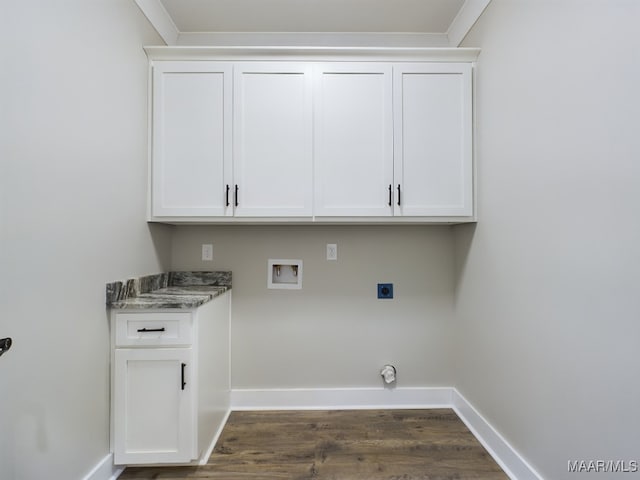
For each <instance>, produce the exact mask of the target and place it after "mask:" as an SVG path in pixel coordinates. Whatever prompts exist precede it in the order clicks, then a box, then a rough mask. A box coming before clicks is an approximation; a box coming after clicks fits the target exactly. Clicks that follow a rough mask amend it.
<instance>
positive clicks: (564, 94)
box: [454, 0, 640, 479]
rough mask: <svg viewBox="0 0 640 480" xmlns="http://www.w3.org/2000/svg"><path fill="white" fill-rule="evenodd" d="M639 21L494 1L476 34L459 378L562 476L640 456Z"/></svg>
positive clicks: (460, 240) (619, 5) (632, 5)
mask: <svg viewBox="0 0 640 480" xmlns="http://www.w3.org/2000/svg"><path fill="white" fill-rule="evenodd" d="M638 20H640V3H639V2H636V1H632V0H614V1H607V2H605V1H591V0H590V1H582V0H575V1H574V0H562V1H557V2H556V1H537V0H535V1H534V0H528V1H524V0H520V1H507V0H493V1H492V3H491V4H490V5H489V7H488V8H487V10H486V11H485V12H484V14H483V15H482V17H481V18H480V20H479V22H478V23H477V24H476V26H475V27H474V29H473V30H472V32H471V34H470V35H469V36H468V38H467V39H466V41H465V46H474V47H476V46H477V47H480V48H482V53H481V55H480V59H479V61H478V75H477V113H478V117H477V145H478V164H479V175H480V177H479V181H478V184H479V207H480V212H479V222H478V224H477V227H476V228H475V229H474V228H473V227H466V226H462V227H456V228H455V229H454V231H455V237H456V245H457V247H456V259H457V261H458V269H457V279H458V281H457V290H456V323H457V329H456V341H455V345H456V352H457V355H456V358H457V359H458V360H459V361H458V362H457V365H456V371H455V378H456V386H457V387H458V389H459V390H460V391H461V393H462V394H463V395H465V396H466V397H467V399H468V400H469V401H470V402H471V403H472V404H473V405H474V406H476V407H477V408H478V410H479V411H480V412H481V413H482V414H483V415H485V416H486V418H487V419H488V420H489V421H490V423H492V424H493V425H494V427H496V428H497V429H498V430H499V431H500V432H501V433H502V434H503V435H504V436H505V437H506V438H507V440H509V441H510V442H511V443H512V445H513V446H515V447H516V448H517V449H518V450H519V451H520V452H521V453H522V454H523V455H524V457H525V458H526V459H528V460H529V461H530V462H531V463H532V464H533V465H534V466H535V467H536V468H537V469H538V470H539V471H540V473H541V474H542V475H543V476H544V477H545V478H548V479H563V478H574V477H575V475H576V474H570V473H568V472H567V462H568V461H569V460H586V461H589V460H598V459H604V460H609V459H611V460H617V459H620V460H626V461H631V460H636V461H637V460H640V459H639V458H638V446H639V445H640V414H639V413H638V408H637V407H638V404H640V384H639V383H638V380H637V379H638V378H640V355H639V354H638V352H639V349H638V344H639V340H640V294H639V293H640V276H639V273H638V272H639V271H640V247H639V245H640V188H639V187H638V180H639V179H640V161H639V159H640V135H639V133H640V122H639V120H638V112H639V111H640V94H639V90H638V86H639V85H640V64H639V63H638V61H637V60H638V52H640V37H639V36H638V32H637V28H638ZM637 475H638V474H635V475H631V476H632V477H633V478H636V476H637ZM619 476H620V474H617V475H612V476H607V475H606V474H599V475H598V478H614V477H615V478H618V477H619ZM623 476H624V475H623Z"/></svg>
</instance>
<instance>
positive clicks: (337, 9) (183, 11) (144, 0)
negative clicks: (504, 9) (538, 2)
mask: <svg viewBox="0 0 640 480" xmlns="http://www.w3.org/2000/svg"><path fill="white" fill-rule="evenodd" d="M490 1H491V0H135V2H136V3H137V4H138V6H139V7H140V9H141V10H142V12H143V13H144V14H145V15H146V17H147V18H148V19H149V21H150V22H151V24H152V25H153V26H154V27H155V29H156V30H157V31H158V33H159V34H160V36H161V37H162V38H163V39H164V41H165V42H166V43H167V45H234V44H239V45H241V44H245V45H246V44H263V43H265V42H269V43H271V44H289V45H292V44H296V43H300V42H302V43H304V44H307V45H310V44H313V43H314V42H315V43H317V44H324V45H327V44H331V43H333V44H335V45H343V44H344V45H345V46H350V45H347V44H353V45H359V46H367V45H371V44H376V45H375V46H385V45H386V46H405V47H412V46H419V47H424V46H439V47H442V46H447V47H457V46H459V44H460V42H461V41H462V39H463V38H464V36H465V35H466V34H467V32H468V31H469V29H470V28H471V27H472V26H473V24H474V23H475V22H476V20H477V19H478V17H479V16H480V15H481V14H482V12H483V11H484V9H485V8H486V6H487V5H488V4H489V2H490ZM345 42H346V44H345ZM372 46H373V45H372Z"/></svg>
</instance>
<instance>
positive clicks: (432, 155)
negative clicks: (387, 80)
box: [394, 63, 473, 217]
mask: <svg viewBox="0 0 640 480" xmlns="http://www.w3.org/2000/svg"><path fill="white" fill-rule="evenodd" d="M471 85H472V82H471V65H470V64H468V63H465V64H463V63H422V64H418V63H413V64H396V65H394V127H395V130H394V135H395V139H394V140H395V145H394V147H395V148H394V150H395V162H394V183H395V188H396V195H398V187H399V189H400V194H399V195H400V198H396V201H395V215H402V216H417V217H420V216H433V217H438V216H472V215H473V162H472V158H473V151H472V127H473V123H472V86H471Z"/></svg>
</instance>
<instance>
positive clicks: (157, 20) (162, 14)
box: [135, 0, 180, 45]
mask: <svg viewBox="0 0 640 480" xmlns="http://www.w3.org/2000/svg"><path fill="white" fill-rule="evenodd" d="M135 2H136V5H138V8H140V10H141V11H142V13H143V14H144V16H145V17H147V20H149V23H151V25H152V26H153V28H155V30H156V32H158V35H160V36H161V37H162V39H163V40H164V43H166V44H167V45H177V43H178V37H179V35H180V31H179V30H178V27H176V24H175V23H174V22H173V19H172V18H171V15H169V13H168V12H167V10H166V9H165V8H164V5H162V2H160V0H135Z"/></svg>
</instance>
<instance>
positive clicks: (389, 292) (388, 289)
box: [378, 283, 393, 299]
mask: <svg viewBox="0 0 640 480" xmlns="http://www.w3.org/2000/svg"><path fill="white" fill-rule="evenodd" d="M378 298H385V299H389V298H393V283H379V284H378Z"/></svg>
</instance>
